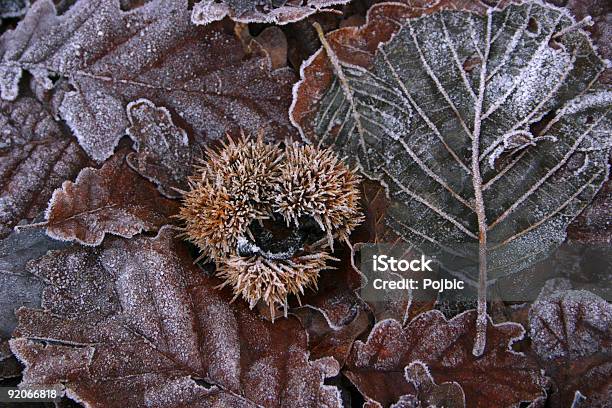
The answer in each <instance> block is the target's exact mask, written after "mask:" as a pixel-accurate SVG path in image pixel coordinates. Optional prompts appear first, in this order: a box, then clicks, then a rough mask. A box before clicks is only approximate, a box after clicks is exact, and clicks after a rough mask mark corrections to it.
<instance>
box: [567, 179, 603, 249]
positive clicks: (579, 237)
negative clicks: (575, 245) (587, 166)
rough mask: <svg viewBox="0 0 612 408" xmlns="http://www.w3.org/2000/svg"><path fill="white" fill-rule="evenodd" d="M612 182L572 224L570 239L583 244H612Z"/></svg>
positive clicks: (568, 232) (569, 231)
mask: <svg viewBox="0 0 612 408" xmlns="http://www.w3.org/2000/svg"><path fill="white" fill-rule="evenodd" d="M610 214H612V182H610V181H609V180H608V181H607V182H605V183H604V185H603V187H602V188H601V190H600V191H599V193H597V195H596V196H595V199H594V200H593V202H592V203H591V204H590V205H589V206H588V207H587V208H586V209H585V210H584V211H583V212H582V213H581V214H580V215H579V216H578V217H576V219H575V220H574V221H573V222H572V223H571V224H570V226H569V227H568V229H567V235H568V238H569V239H571V240H574V241H578V242H581V243H590V244H597V243H600V244H606V243H608V244H609V243H612V222H610Z"/></svg>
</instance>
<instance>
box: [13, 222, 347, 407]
mask: <svg viewBox="0 0 612 408" xmlns="http://www.w3.org/2000/svg"><path fill="white" fill-rule="evenodd" d="M173 235H175V233H174V232H173V231H171V230H169V229H162V230H161V231H160V233H159V235H158V236H157V237H156V238H154V239H152V238H145V237H135V238H132V239H130V240H125V239H121V238H114V239H111V240H107V241H105V243H104V244H103V247H98V248H87V247H73V248H69V249H65V250H62V251H56V252H52V253H50V254H49V255H48V256H46V257H44V258H42V259H41V260H40V261H38V262H36V263H34V264H32V272H33V273H34V274H36V275H37V276H39V277H40V278H42V279H43V280H44V281H45V282H47V284H48V286H47V287H46V289H45V292H44V294H43V307H44V309H43V310H35V309H26V308H22V309H20V310H19V311H18V317H19V322H20V324H19V327H18V329H17V331H16V333H15V336H14V337H15V338H14V339H13V340H11V349H12V350H13V352H14V353H15V354H16V355H17V356H18V357H19V359H20V360H21V361H22V362H23V363H24V364H25V365H26V369H25V372H24V377H23V382H22V385H23V386H26V387H27V386H28V384H44V385H51V384H54V383H56V382H58V381H62V382H63V383H65V384H66V388H67V390H68V395H70V396H71V397H72V398H74V399H76V400H78V401H81V402H83V403H84V404H85V405H87V406H103V407H106V408H114V407H117V408H119V407H126V406H129V407H141V406H149V407H164V408H166V407H178V406H186V405H188V406H223V407H226V406H228V407H229V406H240V407H256V406H265V407H281V406H283V407H312V408H315V407H320V406H328V407H340V400H339V392H338V390H337V389H336V388H335V387H332V386H327V385H324V384H323V380H324V378H326V377H330V376H334V375H337V374H338V370H339V367H338V364H337V363H336V362H335V361H334V360H333V359H330V358H325V359H320V360H316V361H308V352H307V350H306V343H307V338H306V334H305V332H304V330H303V329H302V328H301V326H300V325H299V323H298V321H297V320H295V319H293V318H290V319H282V320H280V321H278V322H276V323H275V324H271V323H270V322H267V321H265V320H263V319H261V318H260V317H259V316H257V314H255V313H253V312H251V311H249V310H248V308H247V307H246V305H244V304H243V303H242V302H235V303H232V304H230V303H229V300H230V298H231V295H230V294H229V293H228V292H226V291H219V290H218V289H215V286H216V285H218V283H219V281H217V280H211V279H209V278H206V277H204V276H203V275H202V273H201V272H200V271H199V269H198V268H197V266H195V265H193V261H192V259H191V257H190V256H189V254H188V253H187V250H186V248H185V247H184V246H183V244H182V243H181V242H180V241H177V240H174V239H173V238H172V236H173ZM40 339H44V340H40Z"/></svg>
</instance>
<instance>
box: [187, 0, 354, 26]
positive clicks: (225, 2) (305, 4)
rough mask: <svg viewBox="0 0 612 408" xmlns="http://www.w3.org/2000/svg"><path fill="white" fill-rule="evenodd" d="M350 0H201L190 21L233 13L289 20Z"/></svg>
mask: <svg viewBox="0 0 612 408" xmlns="http://www.w3.org/2000/svg"><path fill="white" fill-rule="evenodd" d="M350 1H351V0H280V1H279V0H263V1H253V0H221V2H218V1H216V0H201V1H200V2H198V3H196V4H195V5H194V6H193V12H192V14H191V21H192V22H193V23H194V24H199V25H206V24H210V23H211V22H213V21H218V20H221V19H223V18H224V17H225V16H230V18H231V19H232V20H234V21H238V22H241V23H272V24H288V23H293V22H296V21H299V20H302V19H304V18H306V17H308V16H310V15H312V14H314V13H316V12H318V11H320V10H324V9H325V8H328V7H330V6H333V5H336V4H346V3H349V2H350Z"/></svg>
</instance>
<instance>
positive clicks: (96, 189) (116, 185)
mask: <svg viewBox="0 0 612 408" xmlns="http://www.w3.org/2000/svg"><path fill="white" fill-rule="evenodd" d="M126 153H127V151H126V150H123V151H119V152H118V153H117V154H115V155H114V156H113V157H112V158H111V159H109V160H108V161H107V162H106V163H104V165H103V166H102V167H101V168H99V169H94V168H91V167H88V168H85V169H83V170H81V172H80V173H79V175H78V177H77V178H76V180H75V182H71V181H66V182H64V184H62V187H61V188H59V189H57V190H55V192H54V193H53V196H52V197H51V201H50V202H49V207H48V208H47V212H46V213H45V217H46V219H47V222H46V227H47V234H48V235H49V236H50V237H52V238H55V239H59V240H63V241H76V242H79V243H81V244H84V245H93V246H95V245H100V243H101V242H102V240H103V239H104V236H105V234H107V233H111V234H114V235H119V236H122V237H126V238H130V237H132V236H134V235H136V234H138V233H140V232H143V231H156V230H157V229H159V228H160V227H161V226H162V225H165V224H170V223H171V222H172V221H171V219H170V217H171V216H172V215H174V214H176V213H178V208H179V203H178V202H176V201H173V200H169V199H167V198H164V197H162V196H161V195H160V194H159V192H158V191H157V189H156V188H155V186H154V185H153V184H152V183H150V182H148V181H147V180H145V179H143V178H141V177H140V176H139V175H138V174H136V172H134V171H133V170H132V169H131V168H130V167H129V166H128V164H127V163H126V161H125V156H126Z"/></svg>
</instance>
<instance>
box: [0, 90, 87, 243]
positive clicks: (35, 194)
mask: <svg viewBox="0 0 612 408" xmlns="http://www.w3.org/2000/svg"><path fill="white" fill-rule="evenodd" d="M0 128H1V129H2V135H1V137H0V238H2V237H6V236H7V235H8V234H10V232H11V230H12V228H13V227H14V226H15V225H17V223H18V222H19V221H21V220H22V219H28V220H31V219H33V218H34V217H36V216H37V215H38V214H39V213H40V212H41V211H42V210H44V209H45V207H46V206H47V201H48V200H49V198H50V197H51V194H52V193H53V190H55V189H56V188H57V187H59V186H60V185H61V183H62V182H63V181H64V180H68V179H72V178H74V177H75V176H76V175H77V173H78V171H79V170H80V169H81V168H83V167H85V166H87V165H89V164H90V162H89V160H88V159H87V155H86V154H85V153H84V152H83V151H82V150H81V148H80V147H79V145H78V143H77V141H76V140H75V139H74V138H72V137H71V136H70V135H69V134H67V133H68V132H66V131H65V129H63V128H62V126H61V125H60V124H59V123H58V122H56V121H55V120H54V118H53V117H52V115H51V113H50V112H49V111H48V110H47V108H46V106H45V105H43V104H42V103H40V102H39V101H37V100H36V99H34V98H30V97H21V98H18V99H16V100H14V101H10V102H7V101H2V100H0Z"/></svg>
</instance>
